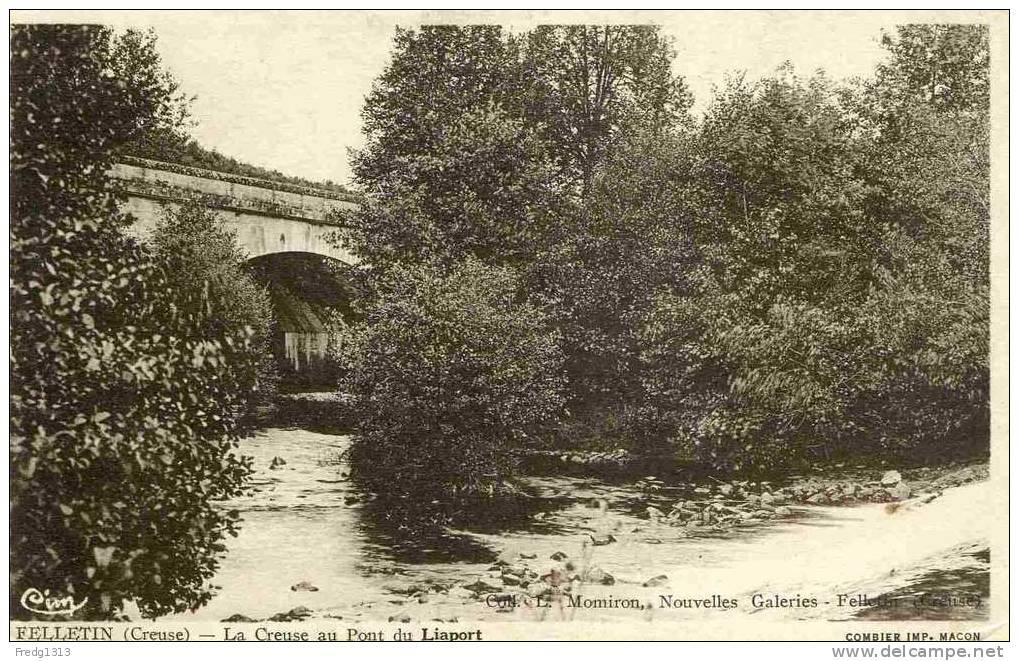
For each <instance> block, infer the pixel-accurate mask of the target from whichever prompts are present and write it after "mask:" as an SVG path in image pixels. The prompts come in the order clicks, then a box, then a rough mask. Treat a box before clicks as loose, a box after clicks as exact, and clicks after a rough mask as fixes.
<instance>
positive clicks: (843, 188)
mask: <svg viewBox="0 0 1019 661" xmlns="http://www.w3.org/2000/svg"><path fill="white" fill-rule="evenodd" d="M883 44H884V46H885V47H886V49H887V51H888V56H887V58H886V59H885V61H884V62H882V63H881V64H880V65H879V66H878V68H877V70H876V72H875V75H874V76H873V77H872V78H870V79H867V80H856V81H849V82H845V83H840V82H836V81H832V80H830V79H829V78H827V77H826V76H825V75H824V74H823V73H817V74H814V75H812V76H811V77H809V78H802V77H800V76H799V75H798V74H797V73H796V72H795V70H794V69H793V68H792V67H791V66H784V67H782V68H781V69H780V70H778V71H777V72H776V73H775V75H774V76H772V77H768V78H765V79H762V80H759V81H749V80H746V79H745V77H741V76H734V77H732V78H731V79H730V80H729V82H728V83H727V84H726V85H725V86H724V87H723V88H722V89H721V90H719V91H718V92H717V93H716V95H715V97H714V98H713V99H712V100H711V101H710V103H708V104H707V106H706V109H705V110H704V112H703V116H701V117H695V116H694V113H693V112H692V110H691V108H692V98H691V96H690V94H689V92H688V90H687V88H686V86H685V84H684V82H683V79H682V77H679V76H676V75H674V73H673V72H674V71H675V70H680V71H681V70H682V62H681V61H680V62H676V61H675V54H674V52H673V50H672V49H671V46H670V44H669V43H668V41H667V40H666V39H664V38H663V37H662V36H661V35H660V34H659V32H658V31H657V30H656V29H655V28H653V27H625V26H612V27H595V26H542V27H539V28H536V29H534V30H532V31H530V32H527V33H523V34H511V33H508V32H506V31H505V30H502V29H500V28H499V27H496V26H480V27H479V26H467V27H456V26H439V27H423V28H420V29H417V30H401V31H399V32H398V34H397V36H396V39H395V43H394V51H393V55H392V60H391V62H390V63H389V65H388V66H387V68H386V70H385V71H384V72H383V74H382V75H381V76H380V77H379V78H378V80H377V81H376V84H375V87H374V88H373V90H372V92H371V94H370V95H369V96H368V98H367V99H366V102H365V106H364V132H365V137H366V146H365V148H364V149H363V150H361V151H360V152H359V153H358V154H357V155H356V157H355V160H354V166H355V175H356V180H357V183H358V185H359V187H360V189H361V191H362V193H363V195H364V201H363V204H362V205H361V207H360V208H359V209H358V210H356V211H352V212H350V213H348V215H347V217H345V218H344V221H345V223H346V225H347V227H348V228H349V231H348V232H347V233H346V234H345V235H344V237H339V238H338V240H340V239H342V240H345V241H346V242H347V243H348V244H349V246H350V247H351V248H352V249H353V250H354V251H355V252H357V254H359V255H361V256H362V258H363V259H364V261H365V262H366V263H367V264H369V265H371V268H370V269H366V270H364V271H363V272H362V278H363V282H362V283H361V285H362V290H363V291H364V292H365V295H364V297H363V298H362V299H360V300H358V301H357V302H356V306H357V307H359V308H360V309H361V310H362V313H363V315H364V318H365V319H366V320H367V321H366V323H363V324H354V325H353V326H352V327H351V328H350V329H349V333H350V334H351V341H349V342H347V343H345V344H344V345H343V346H344V347H345V351H344V353H343V354H342V355H341V356H340V358H341V360H342V361H343V362H344V364H345V365H346V367H347V368H348V372H347V374H348V376H349V379H348V380H347V381H346V382H345V383H344V384H343V385H341V389H343V390H344V391H346V392H348V393H350V394H351V395H352V403H351V407H352V408H351V410H352V412H353V416H354V419H355V420H356V424H355V438H356V441H355V447H354V457H355V462H354V475H355V476H356V477H359V478H360V479H362V480H363V483H364V485H365V488H366V489H369V490H375V491H378V492H379V495H380V497H384V498H388V499H390V500H392V501H393V502H394V505H398V504H400V503H406V504H413V503H417V502H420V501H419V500H418V499H417V498H415V493H416V492H417V490H418V488H419V486H420V484H421V482H422V481H424V482H427V483H428V484H429V491H430V492H432V493H434V492H438V494H439V495H437V496H436V499H437V500H438V501H439V502H441V503H442V504H443V510H444V515H445V516H446V517H448V519H449V520H456V519H457V518H458V516H460V518H463V516H467V517H468V518H470V517H471V516H474V515H475V514H470V513H469V512H473V511H474V510H472V508H464V509H462V510H458V507H457V505H456V504H455V503H456V502H457V501H458V500H459V499H461V497H463V496H465V495H466V494H468V493H472V492H473V493H489V494H491V493H497V492H499V491H500V489H499V485H500V484H504V483H505V482H506V481H507V479H508V478H511V477H512V470H511V469H512V464H511V463H507V454H506V453H507V452H508V451H510V450H512V451H515V452H516V453H517V456H520V455H527V454H534V453H539V454H545V455H555V454H560V455H565V456H570V457H578V456H579V457H581V458H583V457H585V456H592V455H595V456H598V455H599V454H600V456H601V457H603V458H605V457H609V456H611V457H615V458H617V459H618V458H628V457H629V458H634V457H635V458H637V459H639V460H641V462H642V463H643V464H644V465H648V464H651V465H658V466H660V467H661V469H662V472H668V470H669V467H670V466H672V465H674V464H675V463H676V462H677V461H678V462H682V463H685V464H688V465H694V466H699V467H701V469H702V470H704V471H709V472H714V473H716V474H717V473H718V472H723V473H731V474H736V475H739V474H747V475H751V476H752V475H754V474H760V473H772V474H774V473H777V472H780V471H783V470H789V469H793V468H796V467H797V466H801V465H803V464H805V463H810V462H816V461H827V462H832V463H837V462H845V461H851V462H857V463H858V462H861V461H862V462H872V463H875V464H880V463H881V462H886V461H893V462H900V463H903V464H915V463H920V464H923V463H929V464H937V463H942V462H945V461H950V460H953V459H958V458H963V457H973V456H980V455H982V454H985V453H986V452H987V450H988V429H989V408H988V374H989V370H988V315H989V309H988V305H989V280H988V240H989V206H988V195H989V179H988V168H989V156H988V139H989V137H988V98H989V97H988V50H987V31H986V29H985V28H984V27H980V26H962V25H907V26H901V27H899V28H897V29H896V30H894V31H892V32H890V33H886V34H885V35H884V36H883ZM465 269H466V270H467V272H468V273H470V276H469V277H464V275H463V274H464V272H465ZM485 273H488V274H490V275H487V276H485V275H484V274H485ZM510 274H512V278H511V277H510ZM423 278H424V279H426V281H427V282H428V286H427V287H420V286H418V285H416V284H415V283H417V282H419V281H421V280H422V279H423ZM493 280H495V281H498V282H500V283H506V284H505V285H502V284H500V285H499V287H498V288H497V289H496V290H495V291H497V292H498V301H492V302H491V303H490V304H485V305H481V304H479V302H480V301H484V300H489V301H491V300H492V299H491V297H492V293H493V290H492V288H491V285H489V284H487V283H490V282H492V281H493ZM443 281H445V282H446V283H447V284H445V285H443V284H441V283H442V282H443ZM475 287H477V288H480V289H481V290H480V291H472V288H475ZM504 287H505V288H509V289H505V288H504ZM510 289H512V292H511V291H510ZM486 316H487V318H486ZM408 361H409V362H408ZM535 363H540V364H544V366H545V369H546V371H547V374H545V375H543V377H542V380H541V383H540V384H537V383H535V381H534V379H535V376H536V375H535V373H534V372H533V370H532V369H531V367H530V366H531V365H533V364H535ZM534 396H537V399H538V400H540V401H541V402H542V405H541V406H540V407H535V406H526V407H524V408H523V409H521V408H516V404H518V403H523V402H525V401H528V400H527V399H526V398H527V397H534ZM522 398H524V399H522ZM560 403H561V405H560ZM522 411H523V412H526V413H527V415H520V413H521V412H522ZM454 412H455V414H454ZM466 439H470V440H469V441H468V440H466ZM611 461H612V460H610V462H611ZM578 463H583V459H581V460H580V461H579V462H578ZM394 475H399V476H401V479H399V480H392V479H389V478H390V477H391V476H394ZM404 478H406V479H404ZM405 487H406V488H405ZM389 512H390V515H391V516H393V517H401V516H404V515H403V514H402V512H403V509H402V508H401V507H393V508H392V509H391V510H389ZM405 518H406V519H407V520H408V521H412V520H413V519H414V518H415V515H413V514H412V515H410V516H406V517H405Z"/></svg>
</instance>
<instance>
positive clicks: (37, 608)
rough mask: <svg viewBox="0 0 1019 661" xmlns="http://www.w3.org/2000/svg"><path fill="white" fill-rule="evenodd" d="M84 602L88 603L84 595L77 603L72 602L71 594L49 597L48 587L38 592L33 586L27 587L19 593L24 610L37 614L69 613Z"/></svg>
mask: <svg viewBox="0 0 1019 661" xmlns="http://www.w3.org/2000/svg"><path fill="white" fill-rule="evenodd" d="M86 603H88V597H85V598H84V599H82V600H81V602H80V603H77V604H76V603H74V597H72V596H71V595H67V596H66V597H51V596H50V591H49V590H48V589H47V590H46V591H44V592H40V591H39V590H36V589H35V588H28V589H27V590H25V592H24V593H23V594H22V595H21V606H22V607H23V608H24V609H25V610H28V611H32V612H33V613H38V614H39V615H71V614H72V613H74V612H75V611H77V610H78V609H80V608H81V607H82V606H84V605H85V604H86Z"/></svg>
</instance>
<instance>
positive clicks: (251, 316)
mask: <svg viewBox="0 0 1019 661" xmlns="http://www.w3.org/2000/svg"><path fill="white" fill-rule="evenodd" d="M149 242H150V244H151V247H152V252H153V253H154V255H155V257H156V258H157V259H158V260H159V261H160V263H161V264H162V265H163V266H164V270H165V273H166V274H167V277H168V278H169V285H170V291H172V292H174V294H175V295H176V305H177V307H178V308H179V309H180V310H181V311H182V312H184V313H186V314H187V315H189V316H190V317H191V318H192V320H193V323H194V325H195V329H196V330H197V331H198V333H197V335H196V337H199V338H200V337H222V336H224V335H234V334H237V333H241V332H249V333H251V334H252V335H253V339H252V352H251V353H250V354H247V355H243V354H238V355H237V356H236V360H234V361H232V362H231V363H230V368H231V369H233V370H234V372H235V379H236V380H237V382H238V383H240V384H242V392H244V393H247V394H249V395H250V398H249V399H248V401H247V403H246V407H245V409H246V412H247V413H249V414H253V413H254V409H255V407H256V406H258V405H268V404H272V403H273V402H274V400H275V397H276V390H277V384H278V381H279V379H278V377H277V373H276V359H275V357H274V356H273V346H272V344H273V337H272V331H273V307H272V303H271V301H270V300H269V293H268V292H267V291H266V288H265V287H264V286H262V285H261V284H259V283H258V282H257V281H256V280H255V278H254V277H252V275H251V274H250V273H249V272H248V270H247V269H246V268H245V266H244V264H245V262H246V261H247V254H245V252H244V251H243V250H242V249H241V247H240V246H239V245H238V243H237V237H236V234H235V233H234V232H232V231H230V230H229V229H227V228H225V227H224V225H223V222H222V219H221V218H220V217H219V215H218V214H217V213H216V212H214V211H212V210H211V209H208V208H206V207H203V206H202V205H201V204H199V203H196V202H192V203H188V204H186V205H183V206H180V207H171V206H168V207H166V208H165V210H164V211H163V216H162V218H161V219H160V220H159V222H158V223H157V224H156V227H155V229H154V230H153V232H152V235H151V237H150V238H149Z"/></svg>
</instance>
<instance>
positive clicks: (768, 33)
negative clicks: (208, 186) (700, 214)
mask: <svg viewBox="0 0 1019 661" xmlns="http://www.w3.org/2000/svg"><path fill="white" fill-rule="evenodd" d="M40 19H43V20H60V21H65V22H77V21H83V22H84V21H87V22H102V23H107V24H111V25H114V26H115V27H128V26H131V27H151V28H152V29H154V30H155V33H156V35H157V37H158V48H159V51H160V54H161V56H162V58H163V62H164V65H165V67H166V68H167V69H169V70H170V71H171V72H172V73H173V75H174V76H175V77H176V78H177V80H178V81H179V82H180V83H181V86H182V89H183V90H184V91H185V92H186V93H188V94H189V95H193V96H194V97H195V99H194V101H193V102H192V105H191V108H192V115H193V117H194V119H195V120H196V122H197V125H196V126H195V127H194V129H193V132H192V133H193V135H194V137H195V138H196V139H197V140H198V141H199V142H200V143H201V144H203V145H204V146H206V147H210V148H214V149H216V150H218V151H220V152H221V153H223V154H226V155H228V156H232V157H234V158H237V159H239V160H242V161H245V162H248V163H252V164H254V165H259V166H263V167H268V168H272V169H276V170H279V171H281V172H283V173H285V174H289V175H297V176H302V177H306V178H309V179H313V180H319V181H322V180H326V179H331V180H333V181H336V182H340V183H349V179H350V167H349V161H348V158H349V157H348V150H349V149H351V148H354V149H356V148H358V147H359V146H361V145H362V144H363V140H362V137H361V117H360V111H361V105H362V103H363V100H364V98H365V96H366V94H367V93H368V92H369V90H370V89H371V84H372V81H373V79H374V78H375V77H376V76H378V75H379V74H380V73H381V72H382V71H383V69H384V68H385V66H386V63H387V62H388V58H389V53H390V48H391V45H392V39H393V34H394V31H395V28H396V27H397V26H398V25H399V26H403V27H412V26H414V25H420V24H428V23H440V22H445V23H450V22H459V23H501V24H503V25H505V26H507V27H509V28H510V29H513V30H524V29H527V28H528V27H531V26H533V25H535V24H537V23H550V22H558V23H562V22H574V23H579V22H584V23H658V24H660V25H661V26H662V29H663V32H664V33H666V34H667V35H669V36H671V37H672V38H673V40H674V47H675V49H676V51H677V58H676V62H675V65H674V68H675V72H676V73H677V74H680V75H682V76H683V77H684V78H685V79H686V81H687V84H688V85H689V87H690V88H691V90H692V91H693V93H694V95H695V98H696V99H697V105H696V106H695V110H699V109H703V108H704V107H705V106H706V105H707V101H708V100H709V99H710V97H711V93H712V89H713V86H720V85H722V84H723V83H724V81H725V77H726V74H727V73H731V72H739V71H745V72H746V75H747V76H748V77H749V78H751V79H753V78H758V77H761V76H765V75H768V74H770V73H772V72H773V71H774V70H775V69H776V68H777V67H778V66H779V65H781V64H782V63H783V62H785V61H789V62H791V63H792V64H793V65H794V66H795V67H796V70H797V71H798V72H800V73H801V74H803V75H809V74H810V73H812V72H813V71H815V70H817V69H824V70H825V71H826V73H827V74H828V75H829V76H831V77H833V78H836V79H840V78H847V77H852V76H868V75H870V74H871V73H872V72H873V70H874V66H875V64H876V63H877V62H878V61H879V60H880V59H881V58H882V56H883V51H882V49H881V47H880V45H879V43H878V41H879V38H880V35H881V30H882V28H891V27H893V26H894V25H895V24H896V23H901V22H906V21H908V20H914V21H915V20H917V16H916V15H915V14H914V15H908V14H903V13H898V14H896V13H885V12H877V11H861V12H835V11H829V12H792V11H788V12H783V11H771V12H768V11H759V12H758V11H754V12H751V11H719V12H708V11H703V12H693V11H687V12H665V11H653V12H597V11H585V12H563V11H560V12H494V11H489V12H478V11H475V12H464V11H456V12H442V11H436V10H432V11H417V12H409V11H382V12H369V11H329V12H326V11H292V12H282V11H201V12H194V11H163V12H95V11H93V12H71V11H65V12H50V13H49V14H46V15H35V16H33V15H27V14H20V15H15V18H14V20H15V22H18V21H20V20H40Z"/></svg>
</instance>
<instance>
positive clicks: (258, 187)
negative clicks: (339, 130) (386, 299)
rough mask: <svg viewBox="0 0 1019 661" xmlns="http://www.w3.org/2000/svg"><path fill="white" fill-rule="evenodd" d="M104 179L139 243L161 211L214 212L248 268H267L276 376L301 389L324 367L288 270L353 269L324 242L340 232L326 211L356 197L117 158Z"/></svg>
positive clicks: (318, 339) (316, 333) (312, 323)
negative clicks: (195, 208) (334, 263)
mask: <svg viewBox="0 0 1019 661" xmlns="http://www.w3.org/2000/svg"><path fill="white" fill-rule="evenodd" d="M110 176H111V177H112V178H113V179H114V180H115V181H114V185H115V186H116V187H117V188H118V189H119V190H120V191H121V192H122V193H124V194H125V196H126V197H127V199H126V201H125V202H124V203H123V204H122V205H121V210H122V211H124V212H127V213H130V214H132V215H133V216H135V218H137V222H135V224H134V225H132V226H131V230H130V231H131V232H132V233H133V234H135V235H136V236H137V237H138V238H139V239H141V240H142V241H144V240H145V239H146V236H147V235H148V234H149V233H150V232H151V231H152V229H154V228H155V227H156V224H157V223H158V221H159V219H160V217H161V215H162V213H163V209H164V208H165V207H166V206H170V207H175V206H180V205H181V204H185V203H187V202H190V201H197V202H199V203H201V204H202V205H204V206H206V207H208V208H211V209H213V210H215V211H216V212H218V214H219V216H220V218H222V219H223V220H224V221H225V224H226V226H227V227H228V228H229V229H231V230H233V231H234V232H236V234H237V239H238V243H239V244H240V246H241V248H242V249H244V250H245V251H246V252H247V254H248V259H249V260H252V261H251V263H253V264H254V263H255V262H263V263H267V264H268V265H269V269H268V275H267V276H266V277H269V278H270V281H269V282H266V284H267V285H268V288H269V292H270V297H271V299H272V301H273V306H274V307H275V309H276V315H277V326H276V328H277V337H276V338H274V342H273V344H274V348H273V352H274V353H275V354H276V355H277V357H278V358H279V359H280V360H281V361H282V362H281V363H280V365H281V366H288V370H287V372H286V373H283V374H281V376H282V378H283V379H284V381H290V382H292V383H294V384H297V385H300V386H302V387H303V386H304V385H307V384H306V383H305V381H307V380H308V379H310V380H311V381H312V382H314V380H315V379H317V378H320V377H319V376H318V375H320V374H321V371H322V370H323V369H326V367H324V365H325V363H323V358H324V357H325V355H326V351H327V344H328V341H329V333H328V332H327V329H326V328H325V326H324V324H323V323H322V321H321V320H320V318H319V314H317V312H316V310H314V309H312V307H311V306H309V304H308V303H307V302H306V301H305V300H303V299H302V296H301V293H300V284H301V283H300V282H296V283H295V282H294V277H293V274H292V273H290V271H291V269H292V268H293V267H294V264H295V262H294V261H293V260H294V259H298V260H301V259H304V260H307V259H311V260H313V261H314V260H319V261H321V259H320V258H323V257H325V258H329V259H333V260H338V261H339V262H342V263H343V264H346V265H348V266H356V265H357V262H358V260H357V258H356V257H355V256H354V255H352V254H351V253H349V252H347V251H346V250H345V249H343V248H342V247H339V246H337V245H335V244H334V243H333V242H330V241H329V240H328V237H329V235H330V234H334V233H337V232H338V231H340V230H342V223H341V221H340V220H339V218H338V217H337V214H335V213H334V212H336V211H342V210H345V209H353V208H356V207H357V201H356V198H354V197H353V196H350V195H344V194H342V193H337V192H334V191H329V190H320V189H317V188H308V187H304V186H297V185H293V184H287V183H280V182H275V181H266V180H262V179H254V178H251V177H243V176H238V175H233V174H228V173H224V172H216V171H213V170H205V169H201V168H195V167H190V166H185V165H179V164H176V163H165V162H162V161H152V160H148V159H142V158H137V157H131V156H122V157H119V158H118V162H117V163H115V164H114V166H113V169H112V171H111V172H110ZM319 268H321V267H319ZM288 276H289V281H288ZM298 280H300V278H298ZM288 282H289V285H290V286H287V283H288Z"/></svg>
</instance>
